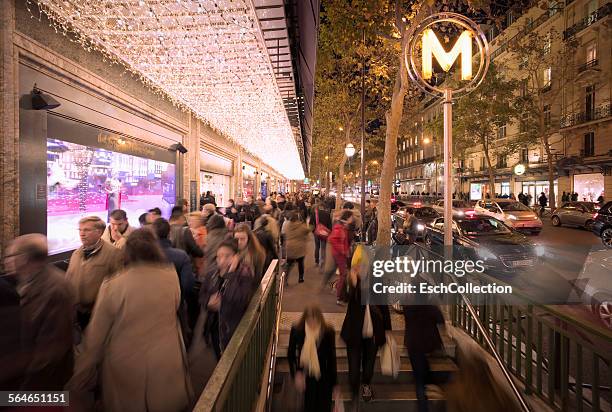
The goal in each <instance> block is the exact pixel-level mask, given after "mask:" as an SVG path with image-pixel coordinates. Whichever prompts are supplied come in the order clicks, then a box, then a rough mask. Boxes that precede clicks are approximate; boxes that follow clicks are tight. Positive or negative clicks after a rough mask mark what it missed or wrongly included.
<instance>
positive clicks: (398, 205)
mask: <svg viewBox="0 0 612 412" xmlns="http://www.w3.org/2000/svg"><path fill="white" fill-rule="evenodd" d="M404 206H406V203H404V202H402V201H401V200H397V199H395V198H392V199H391V213H395V212H397V211H398V210H399V208H401V207H404Z"/></svg>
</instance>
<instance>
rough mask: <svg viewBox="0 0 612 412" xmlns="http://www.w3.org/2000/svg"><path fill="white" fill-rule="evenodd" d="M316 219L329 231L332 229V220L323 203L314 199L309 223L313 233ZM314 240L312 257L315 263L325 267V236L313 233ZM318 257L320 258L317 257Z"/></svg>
mask: <svg viewBox="0 0 612 412" xmlns="http://www.w3.org/2000/svg"><path fill="white" fill-rule="evenodd" d="M317 221H318V222H319V224H321V225H323V226H325V227H326V228H327V229H329V231H330V233H331V229H332V220H331V215H330V214H329V211H328V210H327V209H325V208H324V207H323V204H322V203H321V201H320V200H319V199H317V200H315V204H314V207H313V208H312V210H311V211H310V225H311V226H312V231H313V233H314V232H315V230H316V228H317ZM314 240H315V250H314V258H315V264H316V265H319V264H320V266H321V267H322V268H323V267H325V249H326V247H327V238H322V237H319V236H317V235H316V234H315V235H314ZM319 257H320V258H319Z"/></svg>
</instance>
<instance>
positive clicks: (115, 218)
mask: <svg viewBox="0 0 612 412" xmlns="http://www.w3.org/2000/svg"><path fill="white" fill-rule="evenodd" d="M133 231H134V228H133V227H131V226H130V223H129V222H128V218H127V214H126V213H125V210H121V209H116V210H113V211H112V212H111V214H110V225H108V226H107V227H106V229H104V233H103V234H102V240H105V241H107V242H108V243H110V244H111V245H113V246H115V247H116V248H118V249H123V247H124V246H125V241H126V239H127V238H128V236H129V235H130V234H131V233H132V232H133Z"/></svg>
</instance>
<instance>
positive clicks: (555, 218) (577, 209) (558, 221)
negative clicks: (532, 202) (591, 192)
mask: <svg viewBox="0 0 612 412" xmlns="http://www.w3.org/2000/svg"><path fill="white" fill-rule="evenodd" d="M596 214H597V211H596V210H595V203H592V202H565V203H564V204H563V205H561V207H559V208H558V209H555V211H554V212H553V213H552V216H551V218H550V220H551V222H552V224H553V225H554V226H561V225H570V226H580V227H584V228H585V229H590V227H591V225H592V224H593V221H594V220H595V215H596Z"/></svg>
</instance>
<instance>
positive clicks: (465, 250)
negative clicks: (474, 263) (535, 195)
mask: <svg viewBox="0 0 612 412" xmlns="http://www.w3.org/2000/svg"><path fill="white" fill-rule="evenodd" d="M425 245H426V246H427V247H429V248H430V249H432V250H434V251H435V250H436V249H438V250H439V249H440V248H441V247H442V246H443V245H444V218H443V217H440V218H437V219H435V220H434V222H433V223H432V224H431V225H430V226H428V227H427V228H426V229H425ZM453 245H454V246H455V247H456V249H458V250H459V254H460V255H461V254H462V255H463V256H457V258H461V259H466V260H467V259H472V260H477V259H480V260H482V261H483V262H484V265H485V270H486V272H487V273H492V274H495V273H502V274H509V273H516V271H518V270H521V269H529V268H533V267H534V266H535V265H536V264H537V263H538V261H539V255H541V251H540V249H541V248H540V247H538V245H536V244H535V243H533V242H532V241H531V240H530V239H529V238H528V237H527V236H525V235H524V234H522V233H519V232H517V231H516V230H513V229H512V228H510V227H508V226H507V225H506V224H504V222H502V221H501V220H499V219H496V218H494V217H491V216H488V215H482V214H476V213H468V214H465V215H463V216H458V215H457V214H455V216H454V217H453Z"/></svg>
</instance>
